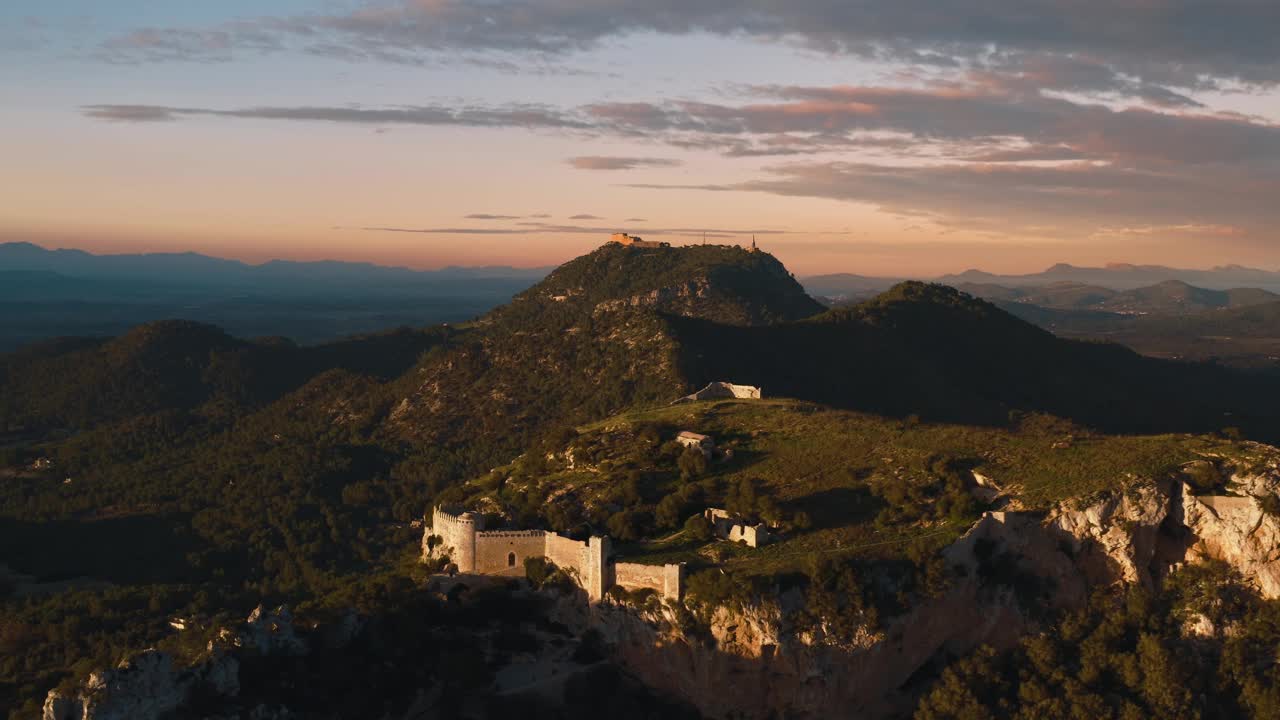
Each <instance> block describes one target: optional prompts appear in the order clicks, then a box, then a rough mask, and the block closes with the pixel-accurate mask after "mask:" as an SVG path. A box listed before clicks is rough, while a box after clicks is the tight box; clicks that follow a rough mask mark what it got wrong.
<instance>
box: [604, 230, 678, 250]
mask: <svg viewBox="0 0 1280 720" xmlns="http://www.w3.org/2000/svg"><path fill="white" fill-rule="evenodd" d="M609 242H611V243H617V244H619V245H622V246H624V247H636V248H666V247H671V243H665V242H658V241H656V240H645V239H644V238H641V237H638V236H636V235H628V234H626V233H614V234H613V235H611V236H609Z"/></svg>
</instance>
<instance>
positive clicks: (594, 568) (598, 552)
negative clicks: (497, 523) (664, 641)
mask: <svg viewBox="0 0 1280 720" xmlns="http://www.w3.org/2000/svg"><path fill="white" fill-rule="evenodd" d="M433 535H434V536H438V537H439V538H440V540H441V542H440V543H439V545H438V546H436V548H435V549H434V550H430V549H429V548H428V547H427V538H429V537H431V536H433ZM611 547H612V545H611V543H610V542H609V538H607V537H593V538H591V539H590V540H588V541H587V542H582V541H580V540H573V539H571V538H567V537H563V536H561V535H557V534H556V533H553V532H546V531H543V530H488V531H486V530H484V520H483V518H482V517H481V516H479V515H477V514H475V513H461V514H454V513H451V512H448V511H446V510H443V509H441V508H435V509H434V510H433V511H432V514H431V527H429V528H427V529H426V532H425V533H424V534H423V543H422V551H423V557H424V558H425V557H441V556H446V555H447V556H448V557H449V559H450V560H451V561H453V563H454V564H455V565H457V566H458V572H465V573H481V574H485V575H524V572H525V570H524V561H525V560H526V559H528V558H531V557H543V558H546V559H548V560H550V561H551V562H553V563H555V564H556V566H557V567H560V568H562V569H564V570H566V571H568V572H570V573H571V574H572V575H574V576H575V577H576V578H577V581H578V583H579V584H580V585H582V587H583V589H585V590H586V591H587V597H588V598H590V599H591V600H592V601H598V600H600V599H602V598H603V597H604V594H605V591H606V590H608V589H609V588H611V587H613V586H614V585H615V584H618V585H622V586H623V587H626V588H628V589H636V588H641V587H647V588H652V589H654V590H657V591H658V592H660V593H662V596H663V597H664V598H668V599H677V600H678V599H679V598H680V597H681V594H682V592H683V584H684V573H683V566H681V565H638V564H634V563H621V564H618V565H615V564H614V563H612V562H611V561H610V559H609V556H610V554H611V552H610V551H611ZM618 568H623V570H621V571H619V570H618ZM620 572H621V575H622V577H619V573H620Z"/></svg>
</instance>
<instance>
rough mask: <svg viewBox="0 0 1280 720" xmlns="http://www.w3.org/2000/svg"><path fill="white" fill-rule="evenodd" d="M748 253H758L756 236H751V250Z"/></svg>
mask: <svg viewBox="0 0 1280 720" xmlns="http://www.w3.org/2000/svg"><path fill="white" fill-rule="evenodd" d="M749 252H760V248H759V247H757V246H756V236H755V235H752V236H751V250H750V251H749Z"/></svg>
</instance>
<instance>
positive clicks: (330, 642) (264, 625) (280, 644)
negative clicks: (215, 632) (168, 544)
mask: <svg viewBox="0 0 1280 720" xmlns="http://www.w3.org/2000/svg"><path fill="white" fill-rule="evenodd" d="M360 628H361V621H360V619H359V617H358V616H356V615H355V613H347V614H346V615H344V616H343V617H342V618H341V619H340V620H339V621H338V622H337V623H335V625H334V626H333V627H332V628H328V629H327V630H328V632H324V633H321V634H320V636H319V637H320V639H321V641H322V642H324V643H325V645H326V646H329V647H333V646H341V644H344V643H349V642H350V641H351V639H352V638H353V637H354V636H355V635H356V634H358V633H359V631H360ZM246 651H247V652H249V653H251V654H252V655H257V656H279V657H297V656H300V655H305V654H307V652H308V651H309V646H308V645H307V643H306V642H304V641H303V640H302V638H300V637H298V635H297V633H296V632H295V629H294V626H293V616H292V615H291V614H290V612H289V608H287V607H285V606H280V607H278V608H276V609H275V610H272V611H269V612H268V611H267V610H266V609H265V608H263V607H262V606H261V605H259V606H258V607H257V608H256V609H255V610H254V611H253V612H252V613H251V614H250V615H249V617H248V619H247V620H246V621H245V623H244V624H243V625H242V626H241V627H240V628H238V629H235V630H232V629H224V630H222V632H221V633H220V634H219V636H218V639H217V640H214V641H211V642H210V643H209V646H208V649H207V652H206V653H205V655H204V657H203V659H202V660H200V661H198V662H195V663H193V664H190V665H188V666H180V665H179V664H178V663H176V662H175V660H174V657H173V656H172V655H170V654H169V653H166V652H161V651H158V650H154V649H151V650H146V651H144V652H142V653H139V654H138V655H135V656H133V657H131V658H129V659H127V660H125V661H124V662H122V663H121V664H120V665H119V666H118V667H116V668H114V669H109V670H98V671H96V672H93V673H90V675H89V677H88V678H87V679H86V680H85V681H84V682H83V683H81V684H80V686H79V687H77V688H76V689H75V690H73V691H71V692H61V691H58V690H53V691H50V693H49V695H48V697H47V698H46V699H45V703H44V713H43V720H152V719H156V720H158V719H159V718H162V717H166V716H168V715H169V714H170V713H173V712H174V711H175V710H177V709H179V708H181V707H183V706H184V705H186V704H187V703H188V701H189V700H190V699H191V697H192V696H193V695H194V694H197V693H198V694H200V695H201V696H202V697H220V698H234V697H236V696H237V695H239V693H240V660H239V659H238V658H237V657H236V656H237V655H238V654H240V653H244V652H246ZM251 716H252V715H251ZM264 717H265V716H264Z"/></svg>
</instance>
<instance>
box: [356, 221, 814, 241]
mask: <svg viewBox="0 0 1280 720" xmlns="http://www.w3.org/2000/svg"><path fill="white" fill-rule="evenodd" d="M597 219H598V218H597ZM516 225H518V226H519V227H515V228H509V227H491V228H456V227H427V228H402V227H365V228H361V229H362V230H368V231H374V232H397V233H419V234H423V235H600V236H605V235H610V234H612V233H615V232H617V231H618V229H617V228H612V227H602V226H585V225H560V224H555V223H537V222H521V223H516ZM645 233H646V235H649V236H652V237H659V236H678V237H702V236H703V235H706V237H710V238H727V237H735V236H741V235H792V234H795V233H793V232H791V231H788V230H777V229H766V228H716V227H704V228H694V227H673V228H645Z"/></svg>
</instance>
